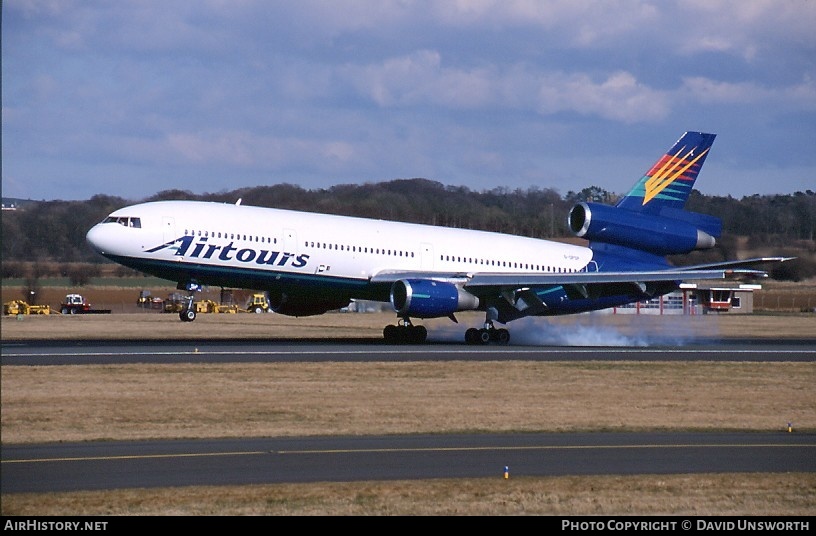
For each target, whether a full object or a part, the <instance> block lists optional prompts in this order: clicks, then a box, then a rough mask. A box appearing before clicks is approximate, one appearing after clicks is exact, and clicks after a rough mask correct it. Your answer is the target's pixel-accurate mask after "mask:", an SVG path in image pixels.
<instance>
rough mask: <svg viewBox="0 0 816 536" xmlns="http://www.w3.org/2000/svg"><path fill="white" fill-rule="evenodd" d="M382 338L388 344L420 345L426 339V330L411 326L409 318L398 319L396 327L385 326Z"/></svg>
mask: <svg viewBox="0 0 816 536" xmlns="http://www.w3.org/2000/svg"><path fill="white" fill-rule="evenodd" d="M383 337H384V338H385V342H387V343H390V344H422V343H423V342H425V341H426V340H427V339H428V330H427V329H426V328H425V326H415V325H413V324H411V319H410V318H400V319H399V322H398V325H396V326H395V325H393V324H392V325H389V326H385V329H383Z"/></svg>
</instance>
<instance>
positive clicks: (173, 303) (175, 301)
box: [164, 292, 187, 313]
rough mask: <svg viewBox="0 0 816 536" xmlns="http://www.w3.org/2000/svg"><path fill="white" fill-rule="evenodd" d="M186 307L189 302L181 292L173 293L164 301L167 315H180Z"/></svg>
mask: <svg viewBox="0 0 816 536" xmlns="http://www.w3.org/2000/svg"><path fill="white" fill-rule="evenodd" d="M186 306H187V300H186V298H185V296H184V294H181V293H180V292H171V293H170V294H168V295H167V299H166V300H164V312H165V313H180V312H182V311H183V310H184V308H185V307H186Z"/></svg>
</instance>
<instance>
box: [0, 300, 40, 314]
mask: <svg viewBox="0 0 816 536" xmlns="http://www.w3.org/2000/svg"><path fill="white" fill-rule="evenodd" d="M3 314H6V315H50V314H51V306H50V305H29V304H28V303H26V302H24V301H23V300H13V301H10V302H6V303H4V304H3Z"/></svg>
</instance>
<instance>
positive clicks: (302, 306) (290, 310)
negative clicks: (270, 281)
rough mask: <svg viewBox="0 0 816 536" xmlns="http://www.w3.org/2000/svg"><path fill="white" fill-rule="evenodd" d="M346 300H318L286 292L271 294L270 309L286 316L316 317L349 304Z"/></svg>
mask: <svg viewBox="0 0 816 536" xmlns="http://www.w3.org/2000/svg"><path fill="white" fill-rule="evenodd" d="M349 302H350V300H349V299H345V298H329V299H326V298H316V297H314V296H299V295H294V294H289V293H286V292H269V308H270V309H271V310H272V311H274V312H276V313H278V314H282V315H285V316H315V315H322V314H323V313H326V312H328V311H334V310H335V309H340V308H342V307H345V306H347V305H348V304H349Z"/></svg>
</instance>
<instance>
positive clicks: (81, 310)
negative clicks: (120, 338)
mask: <svg viewBox="0 0 816 536" xmlns="http://www.w3.org/2000/svg"><path fill="white" fill-rule="evenodd" d="M110 312H111V310H110V309H94V308H93V306H92V305H91V304H90V303H88V302H87V301H86V300H85V297H84V296H82V295H81V294H68V295H66V296H65V299H64V300H63V301H62V303H61V304H60V313H62V314H64V315H77V314H83V315H88V314H110Z"/></svg>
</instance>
